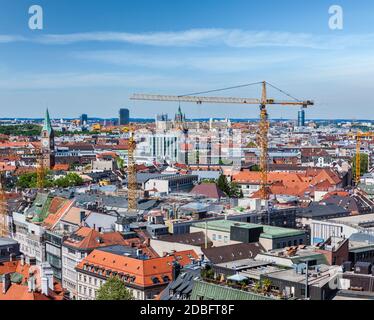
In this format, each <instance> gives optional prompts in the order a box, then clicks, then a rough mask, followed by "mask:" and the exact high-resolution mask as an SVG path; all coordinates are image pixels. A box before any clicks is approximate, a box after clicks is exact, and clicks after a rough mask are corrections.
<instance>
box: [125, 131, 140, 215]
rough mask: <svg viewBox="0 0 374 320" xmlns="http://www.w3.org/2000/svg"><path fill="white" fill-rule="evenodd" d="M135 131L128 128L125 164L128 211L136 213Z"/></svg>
mask: <svg viewBox="0 0 374 320" xmlns="http://www.w3.org/2000/svg"><path fill="white" fill-rule="evenodd" d="M134 131H135V129H134V128H133V127H132V126H130V127H129V128H128V132H129V133H130V138H129V148H128V164H127V190H128V210H130V211H136V210H137V209H138V183H137V178H136V161H135V151H136V142H135V136H134V134H135V132H134Z"/></svg>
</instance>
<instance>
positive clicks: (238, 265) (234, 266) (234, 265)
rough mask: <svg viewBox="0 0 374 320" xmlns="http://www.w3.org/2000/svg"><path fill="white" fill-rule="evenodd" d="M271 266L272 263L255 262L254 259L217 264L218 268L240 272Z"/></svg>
mask: <svg viewBox="0 0 374 320" xmlns="http://www.w3.org/2000/svg"><path fill="white" fill-rule="evenodd" d="M269 264H270V263H269V262H266V261H257V260H254V259H243V260H236V261H230V262H224V263H218V264H216V266H217V267H221V268H226V269H231V270H238V271H240V270H246V269H252V268H257V267H261V266H267V265H269Z"/></svg>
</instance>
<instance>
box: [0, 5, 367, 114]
mask: <svg viewBox="0 0 374 320" xmlns="http://www.w3.org/2000/svg"><path fill="white" fill-rule="evenodd" d="M31 4H32V3H30V2H29V1H17V2H14V1H13V2H11V1H5V2H4V4H3V6H2V10H1V12H0V29H1V32H0V59H1V62H0V105H1V106H2V111H1V112H0V117H7V118H8V117H10V118H12V117H13V118H20V117H39V116H40V114H43V112H44V110H45V108H46V107H48V108H49V109H50V111H51V114H53V115H54V117H55V118H61V117H70V118H71V117H75V116H79V115H80V114H81V113H82V112H85V113H88V114H93V115H95V116H97V117H101V118H111V117H115V116H116V114H117V112H118V109H119V108H121V107H126V108H128V109H129V110H130V113H131V117H132V118H154V117H155V115H156V113H169V114H174V113H175V110H176V109H177V108H178V105H177V104H176V103H160V104H150V103H143V102H134V101H130V100H129V96H130V95H131V94H132V93H135V92H147V93H148V92H149V93H162V94H185V93H189V92H194V91H204V90H210V89H215V88H220V87H225V86H230V85H237V84H241V83H248V82H254V81H262V80H267V81H269V82H272V83H274V84H276V85H277V86H279V87H281V88H282V89H284V90H285V91H287V92H290V93H292V94H293V95H295V96H296V97H298V98H301V99H313V100H315V102H316V105H315V106H314V107H313V108H311V109H310V110H308V111H307V118H308V119H316V118H317V119H334V118H336V117H337V115H339V118H346V119H352V120H354V119H368V120H371V119H372V116H371V113H370V110H371V104H372V103H373V102H374V101H373V98H372V97H371V95H370V78H371V76H372V75H374V66H373V64H372V62H371V60H372V59H371V55H372V53H373V51H374V30H373V27H371V26H369V25H368V23H366V21H369V19H370V9H372V8H373V4H372V3H371V2H369V1H362V2H361V6H359V7H358V6H353V5H352V3H349V1H340V2H339V5H341V6H342V8H343V9H344V29H343V30H339V31H333V30H330V29H329V28H328V20H329V17H330V16H329V14H328V9H329V6H330V5H331V3H330V2H329V1H315V2H313V4H307V5H305V4H299V3H297V2H296V1H286V2H283V3H282V4H274V2H272V1H264V2H263V3H262V4H258V3H255V2H252V1H239V0H237V1H234V2H231V1H230V3H229V2H219V3H217V2H216V1H206V2H204V4H201V3H200V2H196V1H189V2H188V3H186V2H179V3H174V2H171V1H164V2H162V3H157V4H156V3H153V4H152V3H149V2H147V3H145V2H144V1H139V2H137V3H136V4H135V3H132V2H124V3H118V2H117V1H109V3H108V2H106V3H105V4H104V3H101V4H98V3H95V4H91V5H89V6H88V5H86V4H84V3H82V2H80V3H75V2H73V1H64V3H53V4H51V3H50V2H49V3H48V1H38V4H39V5H41V6H42V8H43V11H44V29H43V30H42V31H32V30H29V29H28V26H27V22H28V18H29V15H28V8H29V6H30V5H31ZM10 17H11V18H12V19H10ZM66 17H69V19H68V20H67V19H66ZM109 17H110V19H108V18H109ZM260 94H261V91H260V88H251V89H240V90H239V89H238V90H234V91H232V92H230V91H229V92H226V93H225V94H224V95H227V96H231V95H232V96H243V97H259V96H260ZM272 94H275V92H271V91H270V92H269V95H272ZM278 97H281V96H279V95H276V94H275V98H278ZM182 109H183V110H184V112H185V113H186V114H187V117H189V118H210V117H213V118H237V119H240V118H244V119H251V118H257V117H258V109H257V108H255V107H252V108H243V107H241V106H233V107H230V110H229V111H228V109H227V108H225V107H224V106H215V105H203V106H196V105H188V104H182ZM78 110H79V111H78ZM155 110H157V112H155ZM353 110H354V112H353ZM297 112H298V109H297V108H295V109H293V108H284V109H283V108H282V107H272V108H269V113H270V117H271V118H288V119H297Z"/></svg>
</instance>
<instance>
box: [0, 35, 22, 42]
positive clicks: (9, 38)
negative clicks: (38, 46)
mask: <svg viewBox="0 0 374 320" xmlns="http://www.w3.org/2000/svg"><path fill="white" fill-rule="evenodd" d="M20 41H26V39H25V38H24V37H21V36H13V35H6V34H0V43H11V42H20Z"/></svg>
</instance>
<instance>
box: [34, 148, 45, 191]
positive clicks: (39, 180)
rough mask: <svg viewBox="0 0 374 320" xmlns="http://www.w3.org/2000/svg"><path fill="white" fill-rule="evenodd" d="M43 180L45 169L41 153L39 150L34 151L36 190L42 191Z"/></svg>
mask: <svg viewBox="0 0 374 320" xmlns="http://www.w3.org/2000/svg"><path fill="white" fill-rule="evenodd" d="M44 179H45V167H44V159H43V152H42V151H41V150H37V151H36V188H37V189H39V190H43V189H44Z"/></svg>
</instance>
